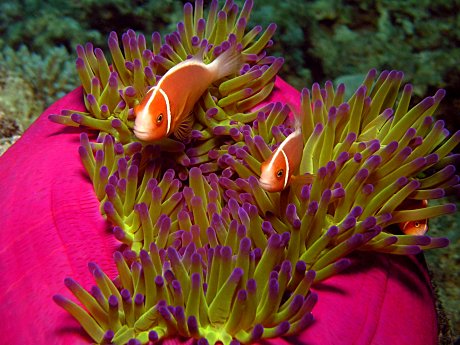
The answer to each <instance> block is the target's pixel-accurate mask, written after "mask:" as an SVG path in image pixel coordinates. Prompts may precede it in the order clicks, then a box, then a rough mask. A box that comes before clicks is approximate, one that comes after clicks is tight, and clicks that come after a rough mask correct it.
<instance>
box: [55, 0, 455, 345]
mask: <svg viewBox="0 0 460 345" xmlns="http://www.w3.org/2000/svg"><path fill="white" fill-rule="evenodd" d="M251 7H252V2H250V1H247V2H246V3H245V5H244V6H243V9H242V11H241V12H240V13H239V14H238V9H237V7H236V5H234V4H233V2H232V1H227V2H226V3H225V5H224V7H223V9H222V10H221V11H218V7H217V2H216V1H213V2H212V3H211V7H210V10H209V14H208V16H207V19H206V20H205V19H204V17H203V7H202V2H201V1H197V2H196V5H195V8H193V7H192V6H191V5H190V4H186V5H185V6H184V21H183V22H181V23H179V24H178V26H177V32H175V33H173V34H171V35H169V36H167V37H166V43H164V44H162V42H161V38H160V36H159V34H157V33H155V34H153V35H152V49H150V50H149V49H147V48H146V41H145V38H144V37H143V36H142V35H139V36H138V35H136V34H135V33H134V32H133V31H129V32H128V33H126V34H124V35H123V37H122V43H123V45H122V47H120V46H119V45H118V39H117V37H116V35H115V34H113V33H112V34H111V36H110V38H109V47H110V50H111V54H112V58H113V67H112V69H111V68H110V67H109V66H108V63H107V62H106V60H105V58H104V56H103V53H102V51H100V50H98V49H94V50H93V47H92V46H91V45H90V44H87V45H86V46H85V47H79V48H78V49H77V53H78V55H79V58H78V59H77V69H78V70H79V73H80V77H81V79H82V84H83V88H84V90H85V103H86V106H87V109H88V112H73V111H68V112H65V113H64V114H63V115H59V116H57V115H56V116H51V119H52V120H53V121H56V122H59V123H63V124H66V125H73V126H79V125H84V126H87V127H90V128H93V129H97V130H99V131H100V133H99V136H98V138H97V140H96V142H91V141H90V140H89V138H88V135H87V134H85V133H83V134H82V135H81V146H80V148H79V153H80V156H81V158H82V162H83V165H84V167H85V169H86V171H87V173H88V174H89V176H90V178H91V180H92V182H93V185H94V189H95V192H96V195H97V197H98V199H99V200H100V202H101V213H102V214H103V215H104V216H105V217H107V219H108V220H110V222H111V223H112V224H113V225H114V227H113V233H114V236H115V237H116V238H117V239H118V240H119V241H121V242H122V243H123V244H124V246H123V250H122V252H117V253H115V255H114V259H115V263H116V265H117V268H118V273H119V275H118V277H117V278H115V279H114V280H111V279H110V278H109V277H107V276H106V275H105V274H104V273H103V272H102V270H101V269H100V268H99V267H97V266H96V265H95V264H94V263H91V264H90V265H89V268H90V272H91V273H92V275H93V276H94V279H95V281H96V285H97V286H95V287H94V288H93V289H92V290H91V292H90V293H89V292H87V291H85V290H84V289H83V288H82V287H81V286H79V285H78V283H76V282H75V281H74V280H72V279H71V278H67V279H66V280H65V284H66V286H67V287H68V288H69V290H70V291H71V292H72V293H73V294H74V295H75V297H76V298H77V299H78V300H79V301H80V303H81V304H82V305H83V306H84V308H85V309H83V308H82V307H80V306H79V305H77V304H76V303H74V302H72V301H70V300H69V299H67V298H66V297H63V296H61V295H56V296H55V297H54V299H55V301H56V302H57V303H58V304H59V305H60V306H62V307H63V308H65V309H66V310H67V311H69V312H70V313H71V314H72V315H73V316H74V317H75V318H76V319H77V320H78V321H79V322H80V323H81V324H82V326H83V327H84V329H85V330H86V331H87V332H88V334H89V335H90V336H91V337H92V339H93V340H94V341H95V342H97V343H99V344H111V343H113V344H125V343H128V344H138V343H142V344H145V343H148V342H151V343H154V342H156V341H160V340H161V339H164V338H167V337H172V336H185V337H192V338H196V339H200V343H203V344H205V343H211V344H213V343H215V342H217V341H221V342H223V343H224V344H230V343H232V344H236V343H238V342H239V343H244V344H247V343H251V342H253V341H255V340H258V339H264V338H272V337H277V336H281V335H290V334H295V333H298V332H300V331H301V330H303V329H304V328H305V327H306V326H307V325H308V324H309V323H310V322H311V320H312V315H311V313H310V312H311V309H312V307H313V305H314V304H315V301H316V295H315V294H314V293H312V292H311V291H310V285H311V284H312V283H314V282H318V281H321V280H324V279H326V278H328V277H329V276H331V275H333V274H336V273H337V272H339V271H341V270H343V269H345V268H347V267H348V266H349V264H350V261H349V260H348V259H346V255H347V254H349V253H350V252H352V251H354V250H373V251H380V252H386V253H393V254H416V253H418V252H420V250H421V249H430V248H437V247H443V246H446V245H447V243H448V241H447V239H445V238H431V237H428V236H408V235H400V234H398V233H397V227H396V226H395V225H394V224H398V223H401V222H405V221H414V220H418V219H424V218H431V217H435V216H439V215H443V214H446V213H451V212H454V211H455V206H454V205H452V204H446V205H438V206H428V207H420V208H415V209H408V208H407V206H406V205H407V204H406V203H405V202H406V201H407V200H429V199H437V198H441V197H443V196H445V195H448V194H450V193H453V192H454V191H456V190H457V189H458V182H459V177H458V176H457V175H456V170H455V166H454V164H455V162H456V161H458V155H452V154H449V152H451V151H452V149H453V148H454V147H455V146H456V145H457V144H458V142H459V141H460V132H457V133H455V134H454V135H452V136H450V135H449V133H448V131H447V130H446V129H445V128H444V123H443V122H442V121H441V120H439V121H435V120H434V119H433V114H434V112H435V110H436V107H437V106H438V104H439V102H440V101H441V99H442V98H443V96H444V91H443V90H440V91H438V92H437V93H436V94H435V95H434V96H433V97H428V98H426V99H424V100H423V101H422V102H420V103H419V104H417V105H416V106H414V107H412V108H409V103H410V99H411V93H412V87H411V86H410V85H406V86H404V87H403V90H402V93H401V92H400V89H401V84H402V78H403V74H402V73H401V72H398V71H390V72H389V71H384V72H382V73H381V74H380V75H379V76H377V73H376V71H375V70H372V71H370V72H369V74H368V76H367V77H366V79H365V80H364V82H363V85H362V86H361V87H359V88H358V90H357V91H356V92H355V94H354V95H353V96H352V97H351V98H350V99H349V100H347V101H346V102H344V91H345V88H344V86H343V85H339V86H338V87H337V88H336V89H334V88H333V86H332V83H330V82H327V83H326V84H325V86H324V88H321V87H320V86H319V85H318V84H314V85H313V86H312V89H311V91H309V90H307V89H304V90H302V95H301V109H300V112H301V114H300V118H302V123H301V126H302V133H303V139H304V146H303V148H301V149H303V155H302V161H301V164H300V167H299V171H298V172H296V174H298V175H302V174H305V173H313V174H314V175H315V178H314V182H313V183H312V184H311V185H305V186H303V187H301V188H298V189H296V188H291V189H290V191H289V193H288V194H287V202H286V205H284V202H283V200H282V197H281V195H280V193H268V192H266V191H264V190H263V189H262V188H261V187H260V186H259V184H258V176H259V174H260V166H261V163H262V162H263V161H264V160H266V159H267V158H268V157H269V156H270V155H271V154H272V152H273V150H274V149H275V148H276V147H277V146H278V145H279V144H280V143H281V142H282V141H283V140H284V139H285V138H286V137H287V136H288V135H289V134H290V133H291V132H292V130H293V129H292V124H291V122H292V119H291V117H290V108H289V107H288V105H286V104H282V103H270V104H266V105H263V106H259V107H258V108H257V107H255V106H256V105H257V104H258V103H259V102H261V101H262V100H263V99H265V98H266V97H267V96H268V95H269V93H270V92H271V89H272V88H273V80H274V76H275V75H276V73H277V71H278V70H279V68H280V67H281V64H282V60H281V59H277V58H273V57H269V56H266V53H265V52H264V49H265V48H266V47H267V46H269V45H270V44H271V43H270V42H271V41H270V38H271V36H272V34H273V30H274V26H269V28H267V30H266V31H265V32H264V33H263V34H261V35H260V36H259V38H257V37H258V35H259V33H260V32H261V30H262V29H261V28H260V27H255V28H253V29H252V30H250V31H249V32H247V33H245V27H246V23H247V20H248V17H249V12H250V9H251ZM231 40H236V42H238V43H239V44H240V45H241V50H242V54H243V55H244V58H245V60H246V62H247V64H246V65H245V66H244V67H243V69H242V71H241V73H240V75H238V76H234V77H232V78H229V79H227V80H224V81H222V82H221V83H220V84H217V85H213V86H212V87H210V89H209V90H208V91H207V92H206V93H205V94H204V95H203V97H202V98H201V99H200V101H199V102H198V103H197V105H196V107H195V117H196V120H197V121H196V123H195V125H194V130H193V131H192V138H191V140H190V142H189V143H182V142H178V141H176V140H173V139H165V140H162V141H159V142H155V143H153V144H149V145H147V144H146V143H140V142H138V141H136V140H135V138H134V137H133V135H132V131H131V129H132V118H131V117H132V107H133V106H134V105H135V104H136V103H137V102H138V101H139V99H140V98H141V97H142V95H143V94H144V93H145V91H146V89H147V88H148V86H151V85H154V84H155V82H156V81H157V79H158V78H159V77H160V76H161V75H162V74H163V73H165V71H167V70H168V69H169V68H171V67H172V66H174V65H175V64H177V63H179V62H180V61H183V60H184V59H186V58H187V57H188V56H189V55H193V54H197V53H200V54H201V53H203V54H204V58H205V61H206V62H209V61H212V60H213V59H214V58H215V57H216V56H218V55H219V54H220V53H221V52H222V51H223V50H225V49H226V45H228V42H229V41H231ZM226 42H227V43H226ZM122 48H123V49H122ZM400 94H401V96H400V97H399V95H400ZM254 109H256V110H254ZM283 205H284V206H283ZM395 229H396V230H395ZM243 310H244V312H243Z"/></svg>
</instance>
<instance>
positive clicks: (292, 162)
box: [259, 120, 314, 192]
mask: <svg viewBox="0 0 460 345" xmlns="http://www.w3.org/2000/svg"><path fill="white" fill-rule="evenodd" d="M303 146H304V143H303V138H302V131H301V126H300V122H298V121H297V120H296V129H295V131H294V132H292V133H291V134H289V135H288V137H287V138H286V139H285V140H284V141H283V142H282V143H281V145H280V146H278V148H277V149H276V150H275V151H274V152H273V153H272V154H271V155H270V157H268V159H267V160H266V161H265V162H263V163H262V165H261V173H260V179H259V185H260V186H261V187H262V188H263V189H265V190H266V191H267V192H281V191H283V190H285V189H286V188H287V187H288V186H289V185H291V184H292V183H297V184H299V185H305V184H308V183H312V182H313V178H314V176H313V175H312V174H308V173H307V174H304V175H296V174H297V173H298V169H299V166H300V162H301V160H302V152H303Z"/></svg>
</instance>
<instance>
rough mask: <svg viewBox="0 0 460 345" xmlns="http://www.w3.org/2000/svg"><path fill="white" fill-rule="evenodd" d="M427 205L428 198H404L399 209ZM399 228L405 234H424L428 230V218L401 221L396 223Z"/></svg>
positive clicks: (411, 208) (412, 208)
mask: <svg viewBox="0 0 460 345" xmlns="http://www.w3.org/2000/svg"><path fill="white" fill-rule="evenodd" d="M427 206H428V200H410V199H409V200H405V201H404V202H403V205H402V206H401V207H400V208H401V209H406V210H407V209H409V210H414V209H417V208H423V207H427ZM398 226H399V229H400V230H401V231H402V232H403V233H404V234H405V235H425V234H426V232H427V231H428V219H420V220H414V221H410V222H402V223H399V224H398Z"/></svg>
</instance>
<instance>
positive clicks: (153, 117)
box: [134, 44, 242, 141]
mask: <svg viewBox="0 0 460 345" xmlns="http://www.w3.org/2000/svg"><path fill="white" fill-rule="evenodd" d="M241 59H242V57H241V53H240V52H239V51H238V49H237V48H236V45H235V44H233V45H231V46H230V48H229V49H227V50H226V51H225V52H223V53H222V54H221V55H219V56H218V57H217V58H216V59H215V60H214V61H213V62H211V63H209V64H205V63H204V62H203V59H202V57H200V56H195V57H192V58H191V59H188V60H185V61H183V62H181V63H179V64H177V65H176V66H174V67H173V68H171V69H170V70H169V71H168V72H166V73H165V75H163V77H162V78H161V79H160V81H159V82H158V83H157V85H156V86H154V87H152V88H151V89H150V90H149V91H148V92H147V94H146V95H145V97H144V98H143V99H142V101H141V102H140V104H139V105H137V106H136V107H135V108H134V114H135V116H136V120H135V125H134V134H135V135H136V137H137V138H139V139H141V140H144V141H155V140H160V139H162V138H165V137H168V136H170V135H171V134H174V136H175V137H176V138H177V139H179V140H185V139H186V138H187V137H188V136H189V134H190V132H191V130H192V125H193V122H194V117H193V113H192V110H193V107H194V106H195V104H196V102H197V101H198V100H199V98H200V97H201V95H202V94H203V93H204V92H205V91H206V89H208V87H209V86H210V85H211V84H212V83H214V82H215V81H217V80H219V79H221V78H224V77H226V76H228V75H231V74H233V73H237V72H238V71H239V69H240V68H241V65H242V62H241Z"/></svg>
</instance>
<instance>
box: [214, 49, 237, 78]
mask: <svg viewBox="0 0 460 345" xmlns="http://www.w3.org/2000/svg"><path fill="white" fill-rule="evenodd" d="M242 64H243V56H242V55H241V52H240V51H239V49H238V46H237V45H236V44H232V45H231V46H230V47H229V48H228V49H227V50H226V51H224V52H223V53H222V54H220V55H219V56H218V57H217V59H215V60H214V61H213V62H211V63H210V64H209V65H208V66H209V69H211V70H212V71H213V73H214V76H215V78H214V80H219V79H221V78H223V77H226V76H228V75H230V74H233V73H238V72H239V70H240V68H241V66H242Z"/></svg>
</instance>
